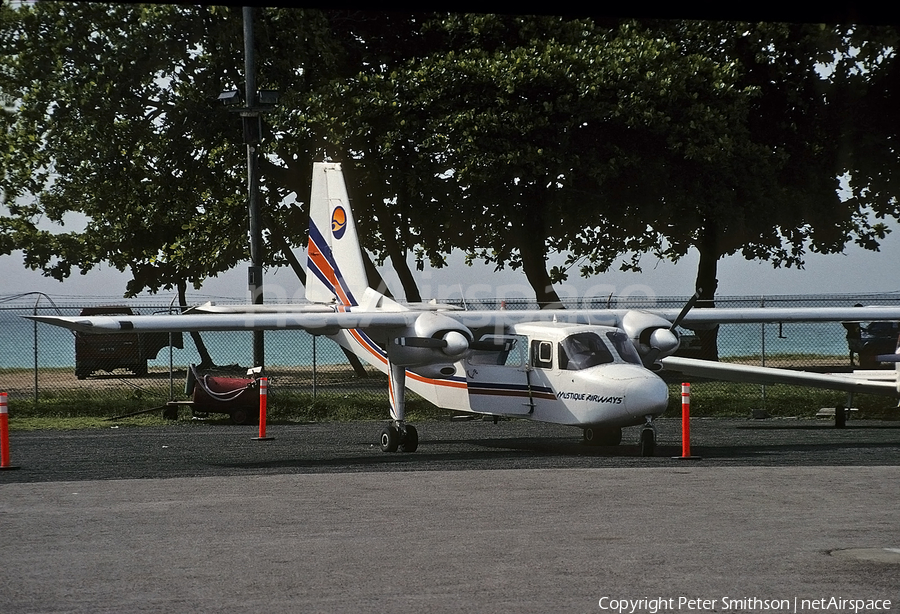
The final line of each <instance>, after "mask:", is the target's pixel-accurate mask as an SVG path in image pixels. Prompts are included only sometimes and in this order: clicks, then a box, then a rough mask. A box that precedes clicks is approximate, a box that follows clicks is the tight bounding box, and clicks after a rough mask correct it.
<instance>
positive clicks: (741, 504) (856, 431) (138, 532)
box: [0, 419, 900, 614]
mask: <svg viewBox="0 0 900 614" xmlns="http://www.w3.org/2000/svg"><path fill="white" fill-rule="evenodd" d="M116 426H118V428H116ZM417 426H418V429H419V433H420V439H421V443H420V447H419V450H418V451H417V452H416V453H414V454H384V453H382V452H381V451H380V450H379V449H378V447H377V445H376V438H377V436H378V432H379V431H380V428H381V425H380V424H379V423H376V422H358V423H350V424H302V425H300V424H298V425H274V426H273V425H270V426H269V429H268V434H269V435H271V436H272V437H273V439H271V440H268V441H257V440H255V439H254V437H255V436H256V435H257V432H256V430H255V428H254V427H240V426H231V425H224V424H184V423H178V424H174V425H172V426H168V427H160V428H135V427H127V426H125V425H110V428H107V429H103V430H87V431H71V432H34V433H23V432H13V434H12V436H11V442H10V451H11V460H12V464H13V465H17V466H19V467H20V468H19V469H16V470H2V471H0V561H2V565H0V612H182V611H191V612H367V611H380V612H410V611H412V612H598V611H599V612H604V611H607V612H608V611H615V612H618V611H628V612H647V613H650V614H655V613H656V612H701V611H706V612H709V611H715V612H862V611H867V612H876V611H877V612H900V605H898V604H900V520H898V511H900V487H898V485H900V423H897V422H880V421H862V420H860V421H851V422H849V423H848V426H847V428H845V429H835V428H833V427H832V426H831V424H830V422H828V421H824V420H759V421H754V420H724V419H694V420H692V422H691V432H692V446H691V452H692V454H693V455H696V456H701V457H702V458H701V459H698V460H682V459H677V458H672V457H678V456H680V454H681V442H680V435H681V423H680V420H677V419H663V420H660V421H659V439H658V441H659V444H658V446H657V456H655V457H653V458H642V457H641V456H639V452H638V446H637V440H638V430H637V429H628V430H626V434H625V439H624V441H623V445H621V446H618V447H616V448H591V447H587V446H584V445H583V444H582V443H581V441H580V433H579V432H578V431H576V430H572V429H566V428H563V427H555V426H552V425H543V424H532V423H529V422H524V421H501V422H500V423H499V424H493V423H491V422H482V421H471V422H450V421H439V422H438V421H436V422H428V423H422V424H418V425H417Z"/></svg>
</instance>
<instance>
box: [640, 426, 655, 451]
mask: <svg viewBox="0 0 900 614" xmlns="http://www.w3.org/2000/svg"><path fill="white" fill-rule="evenodd" d="M640 448H641V456H653V455H654V453H655V452H656V425H655V424H653V419H652V418H651V417H647V422H646V424H644V428H642V429H641V441H640Z"/></svg>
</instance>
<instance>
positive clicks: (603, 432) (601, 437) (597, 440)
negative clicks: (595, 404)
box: [584, 426, 622, 446]
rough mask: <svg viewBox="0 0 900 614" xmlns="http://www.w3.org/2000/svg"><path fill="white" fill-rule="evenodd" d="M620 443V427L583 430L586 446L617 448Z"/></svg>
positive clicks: (594, 427) (593, 427)
mask: <svg viewBox="0 0 900 614" xmlns="http://www.w3.org/2000/svg"><path fill="white" fill-rule="evenodd" d="M621 441H622V429H621V428H620V427H596V426H586V427H585V428H584V443H585V445H588V446H617V445H619V443H620V442H621Z"/></svg>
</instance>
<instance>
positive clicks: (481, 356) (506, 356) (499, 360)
mask: <svg viewBox="0 0 900 614" xmlns="http://www.w3.org/2000/svg"><path fill="white" fill-rule="evenodd" d="M520 341H521V340H520V339H519V338H517V337H515V336H512V335H482V337H481V338H480V339H479V340H478V342H477V343H474V344H473V346H475V347H474V348H473V350H472V352H471V353H470V354H469V358H468V359H467V360H468V362H469V364H473V365H501V366H507V367H521V366H522V365H523V364H524V362H525V360H524V358H525V356H524V352H523V347H527V343H526V344H525V346H523V345H522V343H520ZM491 346H493V347H491Z"/></svg>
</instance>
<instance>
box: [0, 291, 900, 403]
mask: <svg viewBox="0 0 900 614" xmlns="http://www.w3.org/2000/svg"><path fill="white" fill-rule="evenodd" d="M0 300H2V299H0ZM686 301H687V299H686V298H685V297H668V298H654V299H643V298H641V297H637V298H635V297H631V298H626V297H617V296H609V297H606V298H604V299H602V300H599V299H594V300H591V301H589V302H587V303H585V302H584V301H569V302H567V304H566V306H567V307H570V308H595V309H606V308H625V307H627V308H648V309H652V308H654V307H657V308H662V307H669V308H679V307H681V306H682V305H684V304H685V302H686ZM898 301H900V295H894V294H890V295H833V296H778V297H751V298H746V297H741V298H735V297H723V298H719V299H717V300H716V306H719V307H761V306H764V307H801V306H805V307H829V306H852V305H855V304H865V305H897V303H898ZM447 302H451V303H453V302H454V301H447ZM456 303H457V304H459V305H460V306H462V307H464V308H467V309H527V308H534V307H535V305H534V304H533V303H529V302H527V301H504V302H501V301H485V300H481V301H466V302H465V303H463V301H456ZM111 310H112V311H118V312H119V313H122V312H123V311H124V312H130V313H135V314H151V313H168V312H173V311H177V310H178V308H177V306H173V305H172V304H164V303H163V304H160V303H157V304H154V303H150V302H134V301H132V302H123V301H118V302H115V303H109V302H105V303H104V304H100V303H99V302H88V301H84V302H80V303H79V304H73V303H67V304H62V305H61V304H55V303H53V302H51V301H50V300H49V299H48V298H46V297H44V296H37V297H35V296H30V297H24V298H20V299H18V300H14V301H13V300H6V301H5V302H2V303H0V331H2V332H0V390H2V391H5V392H7V393H8V395H9V399H10V403H11V404H15V405H17V406H20V407H21V406H28V407H31V408H34V409H35V410H40V411H43V412H48V411H49V412H62V413H65V414H67V415H77V414H78V413H80V412H81V411H84V410H86V408H90V410H91V411H90V413H91V414H92V415H98V414H99V415H108V416H114V415H124V414H127V413H130V412H139V411H142V410H147V409H150V408H162V407H165V406H167V404H168V405H170V406H171V405H174V404H176V403H177V402H179V401H181V402H185V401H187V400H188V399H190V394H189V392H186V389H185V388H186V386H185V382H186V380H187V378H188V374H189V371H190V365H201V363H204V359H203V358H204V357H208V359H209V360H208V361H206V363H205V364H203V365H202V366H203V369H202V371H203V372H204V373H208V374H213V375H214V376H221V377H228V378H235V379H238V378H243V377H246V372H247V369H248V368H249V367H252V366H253V333H252V332H243V331H242V332H203V333H199V334H197V333H194V334H188V333H185V334H183V335H182V334H174V335H169V334H166V333H163V334H137V333H134V334H129V333H126V334H115V335H103V334H101V335H83V334H77V333H72V332H71V331H68V330H65V329H61V328H58V327H54V326H49V325H45V324H38V323H35V322H33V321H31V320H28V319H25V318H24V317H22V316H27V315H33V314H39V315H67V316H73V315H79V314H85V315H87V314H97V313H101V312H104V311H111ZM883 328H886V330H881V331H875V330H874V329H875V327H872V330H871V331H870V330H868V329H867V327H866V326H865V325H863V327H862V328H861V329H853V328H852V327H851V328H848V327H847V326H844V325H842V324H841V323H839V322H829V323H815V324H812V323H810V324H806V323H804V324H799V323H796V324H794V323H791V324H783V325H780V324H765V325H763V324H729V325H722V326H721V327H719V329H718V331H717V334H716V335H715V336H714V350H715V352H716V353H717V356H718V358H719V359H720V360H722V361H729V362H739V363H744V364H753V365H764V366H777V367H789V368H806V369H814V370H815V369H818V370H823V371H834V370H849V369H850V368H852V367H854V366H859V365H862V366H870V365H869V364H867V357H871V356H874V355H875V354H877V353H888V352H893V351H894V347H893V346H894V344H895V343H896V340H897V326H896V324H888V325H887V326H886V327H883ZM681 332H682V338H683V343H682V349H681V350H680V352H682V353H684V354H686V355H704V354H705V355H708V353H709V349H710V348H709V347H703V345H704V343H706V344H707V345H709V342H708V341H704V339H703V335H702V334H698V333H697V332H694V331H688V330H682V331H681ZM876 332H877V333H878V334H876ZM869 333H871V335H870V337H869V338H868V339H867V338H866V335H867V334H869ZM879 335H880V336H879ZM861 339H862V340H863V341H866V343H865V344H863V345H865V347H862V346H861V345H860V340H861ZM854 340H855V341H854ZM264 343H265V364H266V375H267V376H268V377H269V381H270V390H271V391H272V398H273V400H274V401H275V402H276V403H279V404H282V405H285V404H292V403H293V404H310V403H315V402H317V401H322V400H331V401H333V402H334V401H337V402H343V401H350V402H352V403H355V404H357V405H360V404H361V405H369V406H377V407H386V406H387V379H386V377H385V376H384V375H382V374H381V373H380V372H379V371H377V370H376V369H374V368H373V367H371V366H368V365H353V364H351V363H350V362H349V361H348V358H347V356H345V354H344V352H343V351H342V349H341V348H340V347H339V346H338V345H337V344H335V343H334V342H333V341H331V340H330V339H327V338H325V337H314V336H312V335H310V334H308V333H306V332H303V331H267V332H266V333H265V335H264ZM854 343H855V344H856V345H855V351H853V348H854ZM882 346H883V347H882ZM861 350H863V351H861ZM210 361H211V364H210ZM675 377H677V376H675ZM671 383H673V384H674V383H676V380H675V379H673V380H672V381H671ZM703 385H704V387H705V390H706V391H707V395H706V396H707V398H709V399H717V400H716V401H715V402H717V403H721V402H722V401H721V395H722V394H723V392H722V391H724V390H726V389H728V390H729V391H731V392H730V394H738V395H744V396H747V397H756V398H761V401H762V403H763V404H765V401H766V394H767V393H766V387H759V386H750V385H745V386H744V387H743V388H738V389H735V386H736V385H733V384H724V383H714V382H709V383H705V384H703ZM769 388H770V389H776V390H780V389H782V388H787V389H788V391H789V392H788V394H793V395H794V396H798V395H804V396H808V395H809V394H810V393H809V391H804V390H803V389H793V391H791V389H790V388H789V387H769ZM735 390H737V392H735ZM771 394H772V392H771V390H770V391H769V395H771ZM832 397H834V395H833V394H832ZM675 398H676V399H677V395H675ZM882 404H883V405H885V406H892V405H893V404H894V403H893V401H891V400H890V399H884V400H883V403H882Z"/></svg>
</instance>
